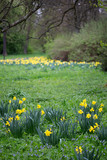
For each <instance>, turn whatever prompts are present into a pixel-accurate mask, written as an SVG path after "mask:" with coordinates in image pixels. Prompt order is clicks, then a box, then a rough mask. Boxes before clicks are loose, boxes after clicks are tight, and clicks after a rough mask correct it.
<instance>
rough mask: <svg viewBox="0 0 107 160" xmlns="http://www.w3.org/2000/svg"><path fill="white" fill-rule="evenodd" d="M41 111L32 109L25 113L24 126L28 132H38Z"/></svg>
mask: <svg viewBox="0 0 107 160" xmlns="http://www.w3.org/2000/svg"><path fill="white" fill-rule="evenodd" d="M40 118H41V112H40V111H37V110H34V109H33V110H30V112H26V114H25V122H24V128H25V132H26V133H27V134H32V135H34V134H35V133H37V128H38V127H39V125H40Z"/></svg>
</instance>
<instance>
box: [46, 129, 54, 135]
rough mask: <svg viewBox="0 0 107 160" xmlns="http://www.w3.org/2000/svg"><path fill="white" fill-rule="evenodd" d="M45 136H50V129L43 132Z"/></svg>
mask: <svg viewBox="0 0 107 160" xmlns="http://www.w3.org/2000/svg"><path fill="white" fill-rule="evenodd" d="M44 133H45V135H46V136H50V135H51V134H52V132H51V131H49V130H48V129H47V130H46V131H45V132H44Z"/></svg>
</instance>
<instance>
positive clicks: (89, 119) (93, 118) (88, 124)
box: [78, 99, 104, 133]
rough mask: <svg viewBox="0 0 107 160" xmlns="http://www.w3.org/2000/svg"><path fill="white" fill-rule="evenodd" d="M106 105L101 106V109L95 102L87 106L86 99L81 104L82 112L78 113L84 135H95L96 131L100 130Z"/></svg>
mask: <svg viewBox="0 0 107 160" xmlns="http://www.w3.org/2000/svg"><path fill="white" fill-rule="evenodd" d="M103 106H104V105H103V104H101V105H100V106H99V107H98V105H97V104H96V102H95V101H92V103H90V104H87V103H86V99H84V100H83V102H81V103H80V110H79V111H78V121H79V124H80V127H81V131H82V132H83V133H85V132H87V131H88V132H90V133H94V132H95V129H96V128H98V126H99V124H100V122H101V117H102V113H101V112H102V111H103V108H102V107H103Z"/></svg>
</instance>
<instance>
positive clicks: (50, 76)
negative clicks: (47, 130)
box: [0, 65, 107, 160]
mask: <svg viewBox="0 0 107 160" xmlns="http://www.w3.org/2000/svg"><path fill="white" fill-rule="evenodd" d="M106 80H107V77H106V74H105V73H104V72H102V71H99V70H97V69H86V68H79V67H74V68H72V69H71V68H65V69H62V70H61V69H60V70H52V71H51V70H49V71H48V70H43V69H40V70H39V69H36V68H32V67H31V66H29V67H25V66H5V65H0V99H1V100H9V99H10V98H11V97H12V96H15V95H16V96H17V97H18V98H21V97H23V96H25V97H26V98H27V101H26V105H27V107H28V108H29V107H31V108H32V107H36V105H37V104H38V103H40V104H41V105H42V106H43V107H48V106H50V107H52V106H53V107H54V108H63V110H66V111H67V112H68V116H69V117H70V116H73V117H74V114H75V112H74V107H76V108H79V103H80V102H81V101H82V100H83V99H84V98H86V99H87V101H88V102H91V101H92V100H95V101H97V102H98V103H104V104H105V106H107V101H106V98H107V97H106V96H107V93H106V91H107V88H106V87H105V84H106V83H107V81H106ZM105 111H107V108H105ZM106 113H107V112H106ZM106 113H105V114H104V116H103V120H104V123H106V118H105V117H106V115H107V114H106ZM0 130H1V133H0V141H1V143H0V151H2V153H0V154H1V156H0V157H1V158H2V159H16V158H15V157H16V155H17V159H26V158H27V157H28V154H29V159H35V156H36V155H34V153H35V154H38V155H39V156H40V157H41V158H39V159H41V160H42V159H44V160H45V159H55V160H56V159H59V157H62V155H67V156H68V155H70V154H71V155H72V152H74V143H75V145H76V144H81V143H82V144H85V145H88V146H89V145H91V144H92V145H94V146H97V145H99V148H101V149H102V150H103V151H104V152H105V150H104V146H103V144H102V143H100V142H99V144H97V143H96V140H95V141H93V140H92V138H88V139H87V138H85V136H86V135H81V136H79V137H78V136H77V137H78V139H77V140H76V141H64V142H62V144H61V145H60V144H59V148H56V147H52V148H51V149H47V147H44V149H41V147H40V146H41V145H42V144H41V143H40V139H39V138H38V136H34V137H32V136H29V137H28V136H25V137H23V139H21V141H20V140H18V139H14V138H12V137H8V135H6V134H5V132H4V131H3V128H0ZM89 141H90V144H89ZM35 147H38V148H35ZM62 148H63V150H64V151H63V152H62ZM30 150H33V151H30ZM39 150H40V151H39ZM47 150H49V151H48V152H47ZM17 151H18V153H17ZM36 151H37V152H36ZM14 154H15V155H14ZM42 154H43V155H42ZM14 156H15V157H14ZM18 157H19V158H18ZM103 158H104V155H103ZM65 159H66V158H65Z"/></svg>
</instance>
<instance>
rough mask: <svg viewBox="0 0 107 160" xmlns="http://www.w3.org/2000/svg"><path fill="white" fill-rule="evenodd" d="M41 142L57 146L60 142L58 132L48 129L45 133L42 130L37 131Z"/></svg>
mask: <svg viewBox="0 0 107 160" xmlns="http://www.w3.org/2000/svg"><path fill="white" fill-rule="evenodd" d="M37 131H38V134H39V137H40V139H41V142H42V143H43V144H49V145H53V146H55V145H57V144H58V143H59V141H60V136H59V134H58V132H57V131H53V130H51V129H47V130H46V131H45V132H42V131H41V130H40V128H38V129H37Z"/></svg>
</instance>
